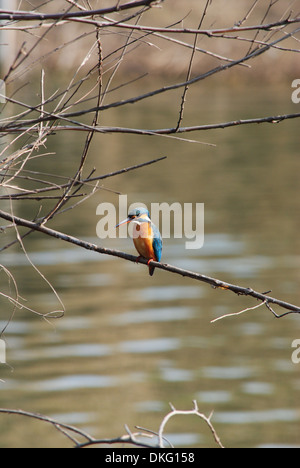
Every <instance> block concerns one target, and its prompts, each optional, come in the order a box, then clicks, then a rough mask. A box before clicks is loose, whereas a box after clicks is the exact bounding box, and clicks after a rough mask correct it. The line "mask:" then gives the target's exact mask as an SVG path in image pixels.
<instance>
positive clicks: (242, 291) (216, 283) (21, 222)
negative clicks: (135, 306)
mask: <svg viewBox="0 0 300 468" xmlns="http://www.w3.org/2000/svg"><path fill="white" fill-rule="evenodd" d="M0 218H2V219H5V220H7V221H10V222H12V223H15V224H16V225H17V226H23V227H26V228H29V229H32V230H34V231H38V232H41V233H42V234H46V235H48V236H50V237H54V238H56V239H60V240H62V241H64V242H68V243H71V244H74V245H77V246H78V247H82V248H84V249H87V250H91V251H93V252H97V253H99V254H104V255H109V256H113V257H118V258H121V259H123V260H127V261H130V262H134V263H141V264H143V265H147V266H148V260H147V259H144V258H141V257H136V256H134V255H129V254H126V253H124V252H120V251H118V250H112V249H108V248H105V247H100V246H97V245H95V244H91V243H90V242H86V241H83V240H80V239H77V238H76V237H73V236H69V235H68V234H65V233H62V232H59V231H55V230H53V229H50V228H47V227H46V226H43V225H41V224H38V223H34V222H31V221H28V220H26V219H23V218H19V217H16V216H12V215H11V214H9V213H6V212H4V211H2V210H0ZM152 263H153V266H154V267H155V268H158V269H160V270H164V271H168V272H169V273H174V274H177V275H181V276H183V277H188V278H191V279H194V280H197V281H200V282H203V283H207V284H209V285H211V286H212V287H214V288H216V289H217V288H219V289H221V290H226V291H231V292H233V293H235V294H237V295H238V296H247V297H253V298H255V299H257V300H259V301H261V302H264V303H265V304H266V305H270V304H275V305H278V306H279V307H281V308H283V309H287V310H288V311H289V312H288V313H297V314H300V307H298V306H296V305H294V304H289V303H287V302H285V301H282V300H280V299H275V298H273V297H270V296H267V295H265V294H262V293H259V292H257V291H254V290H253V289H252V288H245V287H242V286H238V285H234V284H230V283H227V282H225V281H222V280H219V279H216V278H211V277H209V276H206V275H202V274H200V273H195V272H192V271H189V270H184V269H182V268H178V267H176V266H173V265H168V264H165V263H159V262H154V261H153V262H152ZM285 315H286V314H285ZM278 317H280V316H278Z"/></svg>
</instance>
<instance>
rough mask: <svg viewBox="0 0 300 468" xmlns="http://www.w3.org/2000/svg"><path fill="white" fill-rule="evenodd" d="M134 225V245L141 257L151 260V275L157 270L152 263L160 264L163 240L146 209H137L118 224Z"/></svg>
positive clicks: (149, 264) (149, 263)
mask: <svg viewBox="0 0 300 468" xmlns="http://www.w3.org/2000/svg"><path fill="white" fill-rule="evenodd" d="M128 223H134V232H133V243H134V245H135V248H136V250H137V251H138V253H139V254H140V256H141V257H143V258H146V259H147V260H149V262H148V266H149V275H150V276H152V275H153V273H154V270H155V267H154V266H151V262H152V261H153V260H154V261H155V262H160V259H161V252H162V238H161V235H160V232H159V230H158V228H157V227H156V226H155V225H154V224H153V223H152V221H151V219H150V214H149V211H148V210H147V209H146V208H136V209H135V210H132V211H130V212H129V213H128V218H127V219H125V220H124V221H122V222H121V223H120V224H118V225H117V226H116V227H119V226H121V224H128Z"/></svg>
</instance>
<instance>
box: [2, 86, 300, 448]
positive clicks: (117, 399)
mask: <svg viewBox="0 0 300 468" xmlns="http://www.w3.org/2000/svg"><path fill="white" fill-rule="evenodd" d="M290 95H291V88H290V82H288V83H286V86H285V87H283V88H282V89H281V88H280V89H275V90H274V88H273V89H268V88H267V89H262V88H260V87H253V88H245V89H237V90H234V89H232V90H231V91H228V89H225V88H224V89H223V88H222V86H221V87H220V86H218V87H217V88H215V87H213V86H212V87H211V88H209V89H208V90H207V89H206V90H205V91H202V87H201V86H199V87H198V88H195V89H193V90H191V94H190V99H189V101H188V103H187V106H186V117H185V121H184V124H185V125H194V124H201V123H203V124H204V123H215V122H225V121H228V120H232V119H237V118H251V117H263V116H267V115H278V114H280V113H282V114H285V113H291V112H297V106H296V105H294V104H292V102H291V98H290ZM178 96H179V95H176V96H175V95H172V96H171V101H172V105H171V104H170V95H168V96H163V97H162V96H161V97H160V98H159V99H155V100H153V101H152V102H151V103H150V102H149V103H147V102H144V103H143V104H142V105H137V106H136V107H132V108H131V112H130V114H129V113H128V111H126V112H125V110H124V109H122V108H120V109H118V110H112V111H110V112H109V113H108V114H107V115H106V116H105V120H104V121H103V122H102V123H103V124H105V125H110V124H111V123H113V124H114V125H125V124H126V125H125V126H128V127H129V126H133V127H138V126H140V127H142V128H158V127H169V126H173V125H175V124H176V121H177V120H176V119H177V116H178V114H177V111H178V102H179V101H178V99H177V98H178ZM173 98H174V101H173ZM175 98H176V99H175ZM175 103H176V105H175ZM184 137H185V138H189V139H195V140H196V139H197V140H199V141H202V142H203V141H204V142H207V143H212V144H214V145H216V146H208V145H202V144H197V143H188V142H183V141H179V140H176V139H173V138H166V137H144V138H143V137H138V136H133V135H131V136H128V135H122V134H118V135H105V136H103V135H98V136H97V137H95V140H94V142H93V145H92V148H91V153H90V160H89V165H88V167H87V169H86V172H87V173H88V171H89V169H92V168H93V166H95V167H97V174H101V173H103V174H105V173H107V172H111V171H114V170H118V169H122V168H123V167H127V166H130V165H132V164H137V163H141V162H145V161H147V160H150V159H153V158H156V157H160V156H167V159H166V160H165V161H162V162H160V163H158V164H156V165H153V166H149V167H146V168H143V169H139V170H137V171H134V172H130V173H128V174H123V175H120V176H117V177H114V178H111V179H107V180H106V181H105V183H104V187H105V188H107V189H109V190H112V191H117V192H121V193H122V194H126V195H127V196H128V203H129V204H130V203H132V202H136V201H139V202H143V203H146V204H148V205H149V204H150V203H151V202H163V201H165V202H168V203H173V202H180V203H194V204H195V203H204V204H205V241H204V246H203V248H202V249H200V250H186V249H185V240H184V239H172V238H171V239H165V241H164V249H163V261H165V262H167V263H170V264H173V265H176V266H179V267H182V268H186V269H190V270H193V271H195V272H200V273H202V274H205V275H208V276H213V277H216V278H219V279H221V280H224V281H228V282H232V283H234V284H239V285H241V286H245V287H252V288H253V289H255V290H258V291H261V292H264V291H269V290H272V293H271V295H273V296H274V297H277V298H280V299H282V300H286V301H287V302H291V303H294V304H298V305H300V294H299V281H300V237H299V230H300V216H299V215H300V197H299V174H300V159H299V122H298V121H297V120H294V121H292V120H291V121H288V122H283V123H281V124H277V125H275V124H273V125H270V124H264V125H260V126H258V125H257V126H242V127H236V128H232V129H228V130H216V131H211V132H209V133H207V132H206V133H204V132H203V133H197V134H188V135H185V136H184ZM83 144H84V135H83V134H79V133H76V134H74V133H72V134H71V133H69V134H65V135H64V136H62V134H61V135H60V134H58V135H57V136H55V137H52V139H51V138H50V139H49V141H48V146H47V149H48V150H49V151H55V152H56V156H53V157H52V158H49V159H48V160H47V161H46V159H44V161H45V162H44V164H45V165H44V166H43V170H44V171H45V172H52V173H53V172H57V173H61V174H69V173H73V172H74V171H75V168H76V165H77V164H78V160H79V158H80V155H81V151H82V148H83ZM35 164H36V166H35V167H36V168H38V167H40V166H39V164H40V161H38V160H37V161H36V162H35ZM102 202H111V203H114V204H115V206H116V207H118V195H116V194H115V193H113V192H110V191H104V190H100V191H98V192H97V193H96V194H95V195H94V197H93V198H90V199H89V200H88V201H86V202H85V203H84V204H83V205H79V206H78V207H77V208H76V209H74V210H71V211H69V212H67V213H66V214H65V215H63V216H60V217H57V218H56V220H54V221H53V222H52V223H50V224H49V226H50V227H53V228H56V229H58V230H61V231H64V232H66V233H68V234H71V235H73V236H78V237H80V238H83V239H86V240H89V241H92V242H95V243H98V244H99V245H104V246H106V247H108V248H113V249H114V248H116V249H120V250H122V251H125V252H128V253H135V251H134V247H133V244H132V241H131V240H130V239H105V240H100V239H98V238H97V237H96V225H97V222H98V221H99V217H97V216H96V209H97V206H98V205H99V203H102ZM17 203H19V204H15V208H14V212H15V214H16V215H20V216H22V215H24V216H25V215H26V214H27V215H28V216H30V213H32V212H30V211H29V208H28V206H25V205H21V202H17ZM36 207H38V205H36ZM28 213H29V214H28ZM35 214H36V213H35ZM1 237H2V239H0V240H1V242H2V243H7V242H8V241H9V240H10V234H9V233H8V234H7V235H6V237H5V239H3V237H4V236H1ZM24 245H25V247H26V250H27V253H28V256H29V258H30V260H31V261H32V262H33V263H34V264H35V265H36V266H37V267H38V268H39V269H40V271H41V272H42V273H43V275H45V277H46V278H47V280H48V281H49V282H51V284H52V285H53V286H54V287H55V289H56V291H57V292H58V294H59V296H60V298H61V300H62V301H63V303H64V305H65V308H66V312H65V315H64V316H63V317H62V318H60V319H57V320H53V319H52V320H50V319H49V320H47V321H46V320H44V319H42V318H41V317H39V316H38V315H36V314H34V313H32V312H29V311H26V310H21V311H17V312H16V313H15V315H14V317H13V319H12V321H11V323H10V324H9V325H8V327H7V329H6V332H5V340H6V354H7V356H6V359H7V362H8V364H9V366H5V365H1V367H0V379H1V381H0V402H1V403H0V406H1V407H5V408H21V409H22V410H26V411H33V412H39V413H42V414H45V415H47V416H49V417H53V418H56V419H58V420H59V421H61V422H63V423H67V424H73V425H75V426H78V427H80V428H82V429H84V430H86V431H88V432H89V433H90V434H92V435H93V436H94V437H98V438H107V437H108V438H113V437H117V436H120V435H122V434H124V433H125V429H124V425H125V424H127V425H128V426H129V427H130V428H131V429H132V430H134V427H135V426H136V425H137V426H142V427H144V428H147V429H151V430H153V431H157V430H158V428H159V424H160V422H161V421H162V419H163V417H164V416H165V415H166V414H167V413H168V411H169V409H170V406H169V402H171V403H172V404H173V405H174V406H175V407H176V408H177V409H181V410H184V409H186V410H188V409H192V407H193V403H192V402H193V400H197V402H198V405H199V409H200V411H201V412H203V413H205V414H207V415H209V414H210V413H211V411H214V416H213V419H212V422H213V423H214V425H215V428H216V430H217V432H218V434H219V436H220V438H221V440H222V442H223V444H224V445H225V446H227V447H269V446H272V447H274V446H275V447H281V446H290V447H291V446H297V447H299V446H300V406H299V390H300V364H294V363H293V362H292V359H291V356H292V352H293V348H292V342H293V341H294V340H295V339H300V317H299V316H297V315H290V316H288V317H286V318H282V319H280V320H277V319H275V318H274V316H273V315H272V314H271V312H270V311H268V310H267V309H266V308H258V309H255V310H252V311H248V312H247V313H245V314H243V315H240V316H237V317H228V318H226V319H223V320H220V321H218V322H215V323H211V320H213V319H214V318H216V317H218V316H221V315H223V314H227V313H232V312H238V311H240V310H242V309H244V308H246V307H251V306H253V305H256V304H257V303H256V302H255V300H254V301H253V300H249V299H247V298H243V297H238V296H235V295H234V294H232V293H230V292H226V291H222V290H214V289H212V288H211V287H210V286H209V285H206V284H202V283H199V282H196V281H193V280H190V279H187V278H181V277H179V276H177V275H172V274H169V273H167V272H163V271H160V270H156V272H155V274H154V276H153V277H152V278H150V277H149V275H148V272H147V269H146V268H145V267H144V266H142V265H135V264H131V263H129V262H125V261H123V260H121V259H116V258H109V257H106V256H101V255H97V254H95V253H91V252H88V251H84V250H81V249H79V248H77V247H75V246H74V247H73V246H70V245H69V244H68V245H65V244H64V243H62V242H61V241H57V240H55V239H52V238H45V237H42V236H41V235H38V234H33V235H32V236H29V237H28V238H27V239H25V240H24ZM0 263H1V264H2V265H5V266H6V267H7V268H8V269H9V270H10V271H11V272H12V274H13V275H14V277H15V278H16V281H17V283H18V286H19V292H20V294H21V296H22V297H24V298H26V301H27V302H26V304H27V305H28V306H29V307H30V308H33V309H35V310H37V311H39V312H41V313H46V312H48V311H52V310H56V309H58V308H60V304H59V302H58V301H57V298H56V296H55V295H54V294H53V292H52V290H51V289H50V287H49V286H48V284H46V283H45V281H43V280H42V279H41V277H40V276H39V274H38V273H37V272H36V271H35V270H34V269H33V268H32V266H31V265H30V263H29V261H28V259H27V258H26V257H25V256H24V254H23V253H22V251H21V249H20V248H19V247H13V248H11V249H9V250H6V251H4V252H2V253H1V258H0ZM0 275H1V283H2V284H3V285H4V287H6V286H5V285H7V277H6V275H5V274H4V272H3V271H2V272H1V273H0ZM10 312H11V309H10V308H9V306H8V304H7V301H4V300H2V302H1V316H0V318H1V328H2V327H3V326H4V325H5V324H6V322H7V319H8V318H9V315H10ZM166 436H167V437H168V438H169V439H170V440H171V442H173V443H174V444H175V445H176V446H177V447H202V446H203V447H204V446H214V441H213V438H212V435H211V434H210V432H209V431H208V429H207V428H206V427H205V425H204V423H203V422H201V421H200V419H198V418H196V417H195V416H185V417H183V416H178V417H177V418H173V419H172V420H171V421H170V423H169V424H168V425H167V428H166ZM70 445H71V443H70V441H68V440H67V439H66V438H64V437H63V436H62V434H60V433H59V432H58V431H56V430H55V429H54V428H52V427H49V426H48V425H46V424H45V423H41V422H37V421H34V420H30V419H25V418H22V417H20V416H5V415H1V416H0V446H1V447H20V446H25V447H64V446H70Z"/></svg>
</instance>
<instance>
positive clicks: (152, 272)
mask: <svg viewBox="0 0 300 468" xmlns="http://www.w3.org/2000/svg"><path fill="white" fill-rule="evenodd" d="M154 270H155V267H154V266H151V265H149V275H150V276H153V275H154Z"/></svg>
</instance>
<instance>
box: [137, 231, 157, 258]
mask: <svg viewBox="0 0 300 468" xmlns="http://www.w3.org/2000/svg"><path fill="white" fill-rule="evenodd" d="M133 242H134V245H135V248H136V250H137V251H138V253H139V254H140V255H141V256H142V257H144V258H148V259H150V258H151V259H153V260H156V257H155V253H154V250H153V233H152V228H151V225H150V224H149V223H141V224H136V225H135V228H134V238H133Z"/></svg>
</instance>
